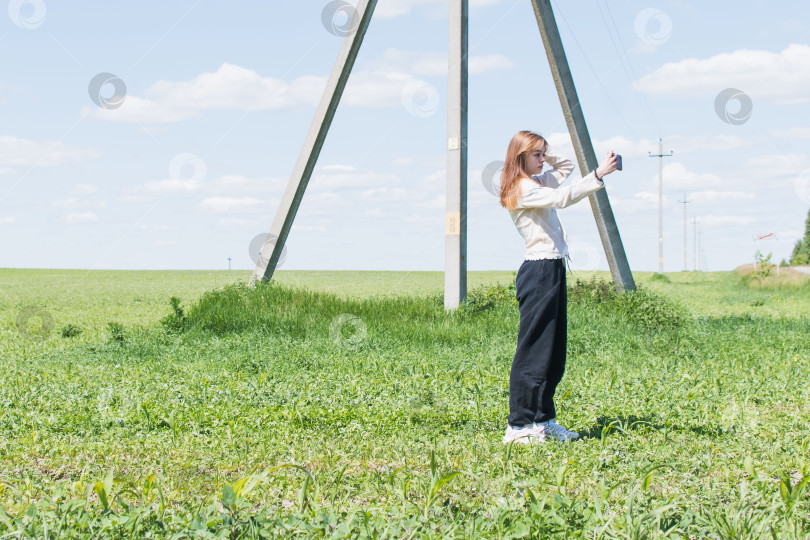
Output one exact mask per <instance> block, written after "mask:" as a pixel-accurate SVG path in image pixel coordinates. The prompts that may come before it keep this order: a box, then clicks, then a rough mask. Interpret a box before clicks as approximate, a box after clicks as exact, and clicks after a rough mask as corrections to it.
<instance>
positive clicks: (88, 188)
mask: <svg viewBox="0 0 810 540" xmlns="http://www.w3.org/2000/svg"><path fill="white" fill-rule="evenodd" d="M73 191H74V192H76V193H78V194H79V195H92V194H93V193H97V192H98V188H97V187H96V186H94V185H92V184H78V185H77V186H76V187H75V188H74V190H73Z"/></svg>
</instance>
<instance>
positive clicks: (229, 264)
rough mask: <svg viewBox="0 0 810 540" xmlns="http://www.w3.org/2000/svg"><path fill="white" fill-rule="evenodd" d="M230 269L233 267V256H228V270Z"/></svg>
mask: <svg viewBox="0 0 810 540" xmlns="http://www.w3.org/2000/svg"><path fill="white" fill-rule="evenodd" d="M230 269H231V258H230V257H228V270H230Z"/></svg>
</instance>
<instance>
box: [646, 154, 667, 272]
mask: <svg viewBox="0 0 810 540" xmlns="http://www.w3.org/2000/svg"><path fill="white" fill-rule="evenodd" d="M663 152H664V142H663V141H662V140H661V139H658V153H657V154H652V153H650V157H657V158H658V273H659V274H663V273H664V158H665V157H670V156H671V155H672V150H670V151H669V154H664V153H663Z"/></svg>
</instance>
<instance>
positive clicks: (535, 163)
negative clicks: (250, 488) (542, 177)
mask: <svg viewBox="0 0 810 540" xmlns="http://www.w3.org/2000/svg"><path fill="white" fill-rule="evenodd" d="M544 151H545V145H542V146H538V147H535V148H532V149H531V150H529V153H528V154H527V155H526V162H525V163H524V165H525V167H526V172H527V173H529V174H530V175H532V176H534V175H535V174H540V173H541V172H542V170H543V161H544V159H543V152H544Z"/></svg>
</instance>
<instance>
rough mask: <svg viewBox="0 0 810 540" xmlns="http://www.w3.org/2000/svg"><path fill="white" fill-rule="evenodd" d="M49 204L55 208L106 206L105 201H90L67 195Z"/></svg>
mask: <svg viewBox="0 0 810 540" xmlns="http://www.w3.org/2000/svg"><path fill="white" fill-rule="evenodd" d="M51 206H55V207H57V208H67V209H77V208H106V207H107V202H106V201H91V200H88V199H80V198H79V197H68V198H67V199H63V200H61V201H54V202H52V203H51Z"/></svg>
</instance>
